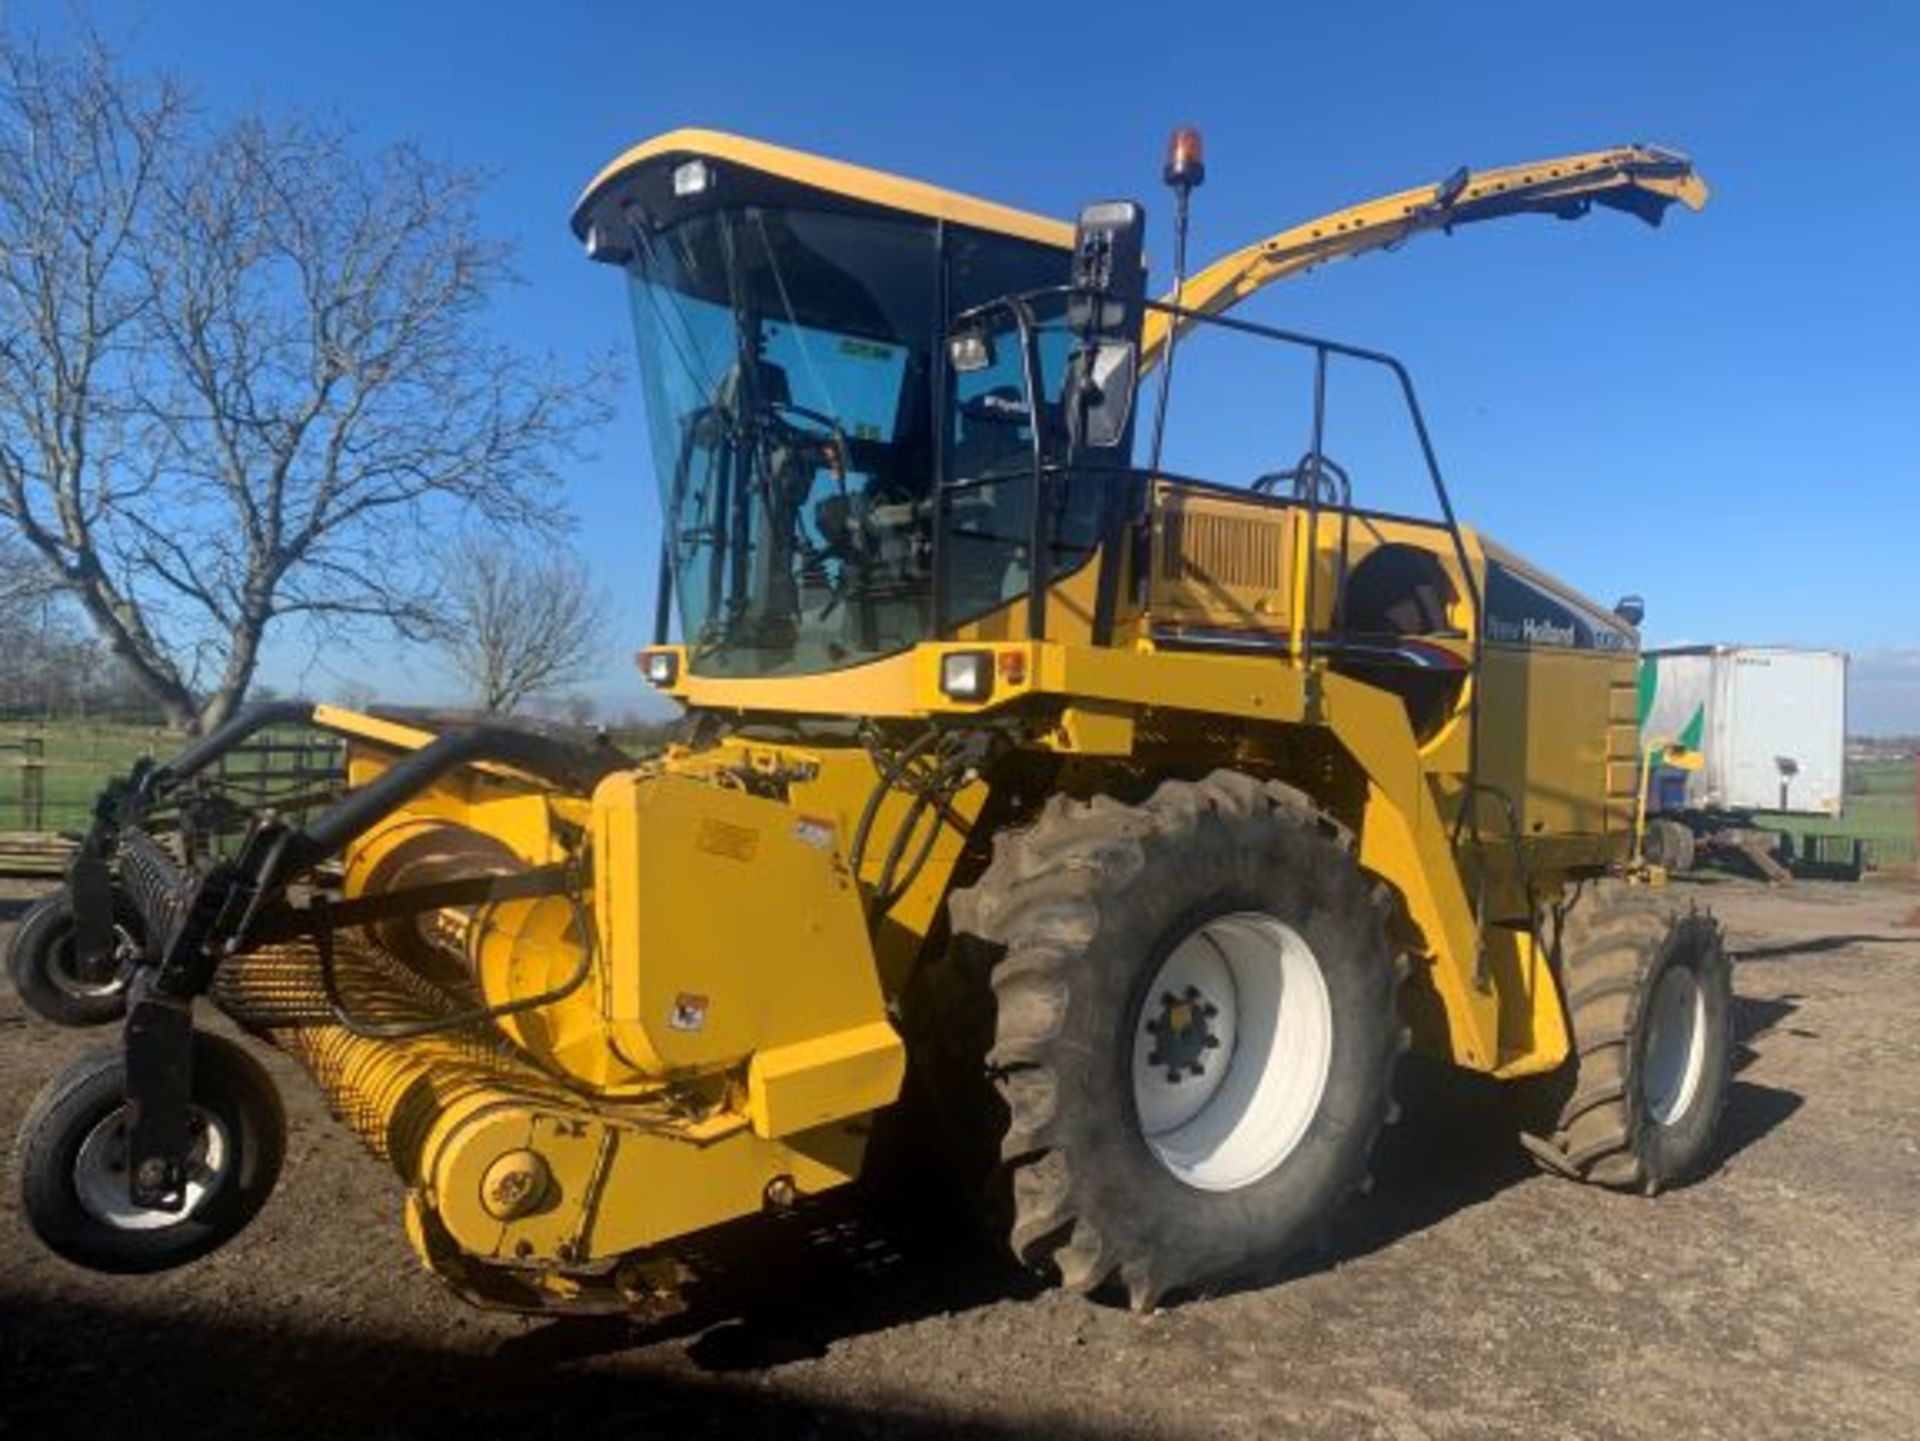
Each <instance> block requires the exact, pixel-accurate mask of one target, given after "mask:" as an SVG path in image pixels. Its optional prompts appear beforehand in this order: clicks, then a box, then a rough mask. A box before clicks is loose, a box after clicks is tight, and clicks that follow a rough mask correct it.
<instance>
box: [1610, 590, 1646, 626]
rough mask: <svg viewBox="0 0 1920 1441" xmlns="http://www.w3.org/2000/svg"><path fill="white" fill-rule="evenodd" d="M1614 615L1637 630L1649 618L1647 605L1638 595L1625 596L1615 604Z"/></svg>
mask: <svg viewBox="0 0 1920 1441" xmlns="http://www.w3.org/2000/svg"><path fill="white" fill-rule="evenodd" d="M1613 613H1614V614H1615V615H1617V616H1619V617H1620V619H1622V620H1624V621H1625V622H1626V623H1627V624H1628V625H1630V626H1634V627H1636V628H1637V627H1638V626H1639V624H1640V622H1641V621H1643V620H1645V619H1646V618H1647V603H1646V602H1645V601H1644V600H1642V599H1641V598H1640V597H1639V596H1637V595H1623V596H1621V597H1620V599H1619V600H1618V601H1616V602H1615V603H1614V607H1613Z"/></svg>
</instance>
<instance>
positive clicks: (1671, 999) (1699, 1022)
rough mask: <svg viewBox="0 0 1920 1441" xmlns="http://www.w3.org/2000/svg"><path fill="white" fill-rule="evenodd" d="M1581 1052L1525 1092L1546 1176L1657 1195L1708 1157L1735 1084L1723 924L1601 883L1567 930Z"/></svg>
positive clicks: (1562, 954) (1563, 949)
mask: <svg viewBox="0 0 1920 1441" xmlns="http://www.w3.org/2000/svg"><path fill="white" fill-rule="evenodd" d="M1556 949H1557V953H1558V955H1559V964H1560V975H1561V980H1562V984H1563V986H1564V989H1565V993H1566V996H1567V1001H1568V1013H1569V1019H1570V1021H1571V1023H1572V1032H1573V1034H1572V1043H1573V1055H1572V1056H1571V1057H1569V1059H1568V1061H1567V1063H1566V1064H1565V1065H1564V1066H1562V1067H1561V1069H1560V1070H1559V1071H1557V1072H1555V1073H1554V1074H1553V1075H1551V1076H1545V1077H1541V1078H1539V1079H1538V1080H1535V1081H1529V1082H1524V1083H1521V1085H1522V1091H1521V1094H1522V1099H1523V1102H1524V1104H1525V1106H1526V1108H1527V1111H1528V1113H1529V1115H1528V1120H1527V1123H1526V1129H1525V1130H1524V1131H1523V1139H1525V1141H1526V1143H1527V1148H1528V1149H1529V1150H1530V1151H1531V1152H1532V1153H1533V1155H1534V1157H1535V1158H1536V1159H1537V1160H1538V1161H1540V1163H1541V1164H1542V1165H1543V1166H1544V1167H1546V1168H1547V1169H1549V1170H1552V1171H1556V1172H1559V1173H1560V1174H1563V1175H1568V1176H1572V1177H1574V1178H1576V1179H1578V1180H1583V1181H1591V1182H1593V1183H1595V1184H1596V1185H1602V1186H1609V1187H1612V1188H1614V1189H1617V1190H1630V1191H1640V1192H1643V1193H1644V1194H1646V1195H1649V1196H1651V1195H1653V1194H1654V1193H1655V1192H1657V1191H1660V1190H1662V1189H1664V1188H1666V1187H1669V1186H1673V1185H1677V1184H1679V1183H1680V1182H1682V1181H1685V1180H1688V1179H1690V1178H1692V1177H1694V1176H1696V1175H1698V1174H1699V1173H1700V1171H1701V1169H1702V1168H1703V1167H1704V1166H1705V1165H1706V1164H1707V1162H1708V1160H1709V1159H1710V1158H1711V1155H1712V1150H1713V1143H1714V1136H1715V1132H1716V1131H1717V1129H1718V1127H1719V1123H1720V1112H1721V1110H1722V1108H1723V1107H1724V1106H1725V1104H1726V1098H1727V1087H1728V1084H1729V1082H1730V1080H1731V1076H1732V1018H1733V968H1732V966H1731V964H1730V963H1729V961H1728V959H1727V954H1726V950H1725V948H1724V946H1723V945H1722V943H1721V934H1720V926H1719V923H1718V922H1717V921H1715V920H1714V919H1713V917H1712V916H1710V915H1708V914H1706V913H1704V912H1701V911H1698V910H1688V911H1679V912H1677V911H1674V910H1673V909H1672V908H1670V907H1668V906H1666V905H1663V904H1662V903H1661V902H1660V901H1658V900H1656V899H1655V898H1654V897H1653V896H1651V895H1650V894H1648V893H1647V892H1646V891H1645V890H1642V889H1636V888H1629V887H1626V886H1623V885H1621V884H1620V883H1618V882H1601V883H1599V885H1598V887H1597V888H1595V889H1594V890H1593V892H1592V893H1591V894H1589V895H1585V896H1582V897H1580V898H1579V899H1577V900H1576V902H1575V904H1574V907H1573V909H1572V911H1571V912H1569V913H1568V914H1567V915H1566V917H1565V920H1564V922H1563V924H1562V926H1561V928H1560V935H1559V938H1558V944H1557V947H1556Z"/></svg>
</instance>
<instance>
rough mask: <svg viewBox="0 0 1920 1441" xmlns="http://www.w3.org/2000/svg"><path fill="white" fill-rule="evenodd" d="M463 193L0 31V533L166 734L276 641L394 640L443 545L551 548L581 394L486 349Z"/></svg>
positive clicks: (402, 154) (488, 248)
mask: <svg viewBox="0 0 1920 1441" xmlns="http://www.w3.org/2000/svg"><path fill="white" fill-rule="evenodd" d="M475 194H476V181H475V179H474V177H473V176H472V175H470V174H467V173H465V172H462V171H459V170H455V169H450V168H448V167H446V166H443V165H440V164H437V163H435V162H433V161H431V160H429V159H427V158H425V157H424V156H422V155H420V154H419V153H418V152H416V151H414V150H412V149H409V148H406V147H395V148H390V149H388V150H386V151H384V152H382V153H380V154H378V155H374V156H371V157H369V156H367V155H366V154H364V153H363V152H362V151H361V150H359V149H357V148H356V147H355V146H354V145H352V144H351V143H350V142H349V140H348V139H347V137H345V136H344V135H343V134H341V133H339V132H338V131H335V130H330V129H327V128H325V127H321V126H316V125H311V124H303V123H285V124H279V123H270V122H268V121H266V120H262V119H259V118H244V119H242V120H240V121H237V122H235V123H232V124H230V125H227V126H224V127H222V128H219V129H217V130H209V129H208V128H207V127H205V126H204V125H201V124H199V123H198V122H197V121H196V120H195V119H194V118H193V117H192V116H191V115H190V113H189V112H188V109H187V107H186V106H185V104H184V102H183V100H182V97H181V95H180V93H179V91H178V90H177V89H175V88H174V87H172V86H170V85H168V84H166V83H164V82H151V83H148V82H143V81H138V80H134V79H130V78H129V77H128V76H126V75H125V74H123V73H121V72H120V71H119V69H118V68H117V67H116V65H115V63H114V61H113V59H112V57H111V56H110V55H108V54H107V53H106V51H105V49H104V48H103V47H102V46H101V45H100V44H99V43H98V42H90V43H89V44H88V45H87V46H86V47H84V48H83V49H82V50H81V52H80V53H78V54H77V55H76V56H72V57H59V56H51V55H49V54H47V53H46V52H44V51H43V50H41V49H39V48H37V47H36V46H34V45H33V44H31V43H25V42H18V41H15V40H13V39H10V38H8V37H7V36H5V35H3V34H0V529H4V528H5V527H6V526H8V525H9V524H10V525H11V527H12V528H13V529H14V530H15V531H16V532H17V534H18V535H19V536H20V537H21V539H22V540H23V541H24V542H25V543H26V545H27V546H28V547H29V548H30V549H31V550H32V551H33V552H34V554H35V555H36V556H37V557H38V559H39V561H40V562H41V564H42V565H43V566H44V567H45V568H46V569H47V570H48V571H50V572H51V573H52V574H54V575H56V576H58V578H59V580H60V582H61V584H62V585H63V586H64V587H65V588H66V589H67V590H68V591H70V592H71V594H72V595H73V596H74V597H75V599H76V600H77V602H78V604H79V606H80V608H81V610H82V612H83V613H84V615H85V616H86V618H87V620H88V621H89V623H90V624H91V626H92V628H93V629H94V631H95V632H96V633H97V634H98V635H99V636H100V638H101V640H102V641H103V642H104V643H105V645H106V646H107V648H108V649H109V650H110V651H111V653H112V654H113V655H114V656H115V657H116V658H117V659H118V660H119V661H120V662H121V663H122V664H123V665H125V666H126V667H127V668H128V669H129V670H130V671H131V672H132V674H133V675H135V676H136V677H137V678H138V680H139V681H140V683H141V685H142V686H143V687H144V688H145V689H146V691H147V692H148V693H149V694H150V695H152V696H153V698H154V699H155V701H156V702H157V703H158V704H159V705H160V707H161V708H162V710H163V711H164V712H165V714H166V715H167V717H168V718H169V720H171V721H172V722H174V723H175V724H178V725H182V726H186V727H189V728H200V727H208V726H212V725H215V724H218V723H219V722H220V721H221V720H223V719H225V718H226V716H227V715H229V714H230V713H231V712H232V710H233V708H234V707H235V706H236V705H237V704H238V703H239V701H240V700H241V698H242V697H243V696H244V694H245V692H246V690H247V687H248V685H249V684H250V683H251V681H252V679H253V676H254V673H255V670H256V668H257V666H258V663H259V659H260V651H261V645H262V643H263V641H264V640H265V639H266V638H267V636H268V634H269V633H270V631H272V630H273V628H274V627H275V626H277V625H281V624H292V625H295V626H299V625H302V624H304V625H305V626H306V627H308V628H309V629H310V630H311V631H312V632H313V633H314V634H316V635H318V636H322V637H324V636H325V635H326V634H328V633H329V632H330V631H331V630H332V629H333V628H335V627H339V626H352V625H360V624H367V623H371V624H374V625H377V626H381V627H387V628H392V629H397V630H398V631H399V632H401V633H402V634H407V635H412V636H416V637H418V636H424V635H425V634H426V633H427V631H428V629H429V623H430V619H431V617H432V616H433V615H434V613H435V611H436V609H437V604H436V602H437V598H438V592H439V591H440V589H441V585H440V582H441V579H442V577H441V576H440V574H439V573H438V571H437V568H436V567H435V566H434V565H433V564H432V562H431V560H430V555H431V546H432V539H433V537H435V536H437V535H439V534H443V533H444V532H445V530H446V528H447V527H448V526H449V525H450V524H453V523H457V522H458V521H459V520H461V519H462V518H471V517H479V518H483V519H484V520H485V521H487V522H488V523H489V524H490V525H491V526H493V527H494V528H495V529H497V530H499V531H502V532H514V531H519V532H531V533H533V534H535V535H536V536H542V537H546V536H550V535H551V534H552V533H553V531H554V530H555V529H556V528H557V527H558V526H559V525H560V524H562V523H563V520H564V510H563V508H562V507H561V506H560V504H559V503H558V500H557V496H556V487H557V475H556V470H555V467H556V464H557V462H558V461H559V459H560V458H561V457H563V456H564V455H565V454H566V453H567V448H568V446H569V445H570V443H571V441H572V440H573V438H574V437H575V436H576V435H577V434H579V433H580V431H581V429H582V428H583V427H585V426H589V425H591V424H593V423H595V422H596V421H597V420H598V419H600V418H601V417H602V416H603V414H604V402H603V401H602V399H601V396H602V395H603V394H604V387H603V386H602V385H601V383H600V378H599V377H598V376H586V375H579V376H572V375H566V374H562V373H560V372H558V371H557V370H555V369H554V368H552V367H551V366H538V365H535V364H533V363H530V362H529V361H528V360H527V359H525V358H523V357H522V356H520V355H519V354H517V353H515V352H514V351H512V350H510V349H508V348H506V347H504V346H501V345H499V344H497V343H494V342H492V341H491V340H490V339H489V338H488V336H487V334H486V330H485V324H484V311H485V305H486V302H487V298H488V296H489V295H490V293H492V292H493V291H494V289H495V288H496V287H497V286H499V285H500V284H502V283H504V282H505V281H506V280H507V279H508V278H509V276H508V273H507V269H506V257H505V255H504V253H503V251H502V250H501V248H500V247H498V246H497V245H493V244H490V243H488V242H487V241H485V240H483V239H481V238H479V236H478V229H477V225H476V223H475V215H474V199H475Z"/></svg>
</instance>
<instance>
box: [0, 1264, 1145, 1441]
mask: <svg viewBox="0 0 1920 1441" xmlns="http://www.w3.org/2000/svg"><path fill="white" fill-rule="evenodd" d="M51 1319H57V1322H58V1324H57V1325H50V1324H48V1321H49V1320H51ZM135 1358H144V1360H138V1361H136V1359H135ZM130 1363H131V1364H132V1369H128V1368H129V1365H130ZM574 1432H577V1433H578V1434H581V1435H598V1436H669V1435H681V1436H702V1437H724V1438H732V1437H741V1438H756V1441H758V1438H766V1437H776V1436H779V1437H784V1436H794V1437H807V1438H813V1441H826V1438H839V1437H868V1438H879V1437H886V1438H899V1441H935V1438H947V1437H980V1438H985V1441H1053V1438H1059V1441H1081V1438H1086V1441H1092V1438H1093V1437H1094V1436H1095V1435H1096V1434H1097V1435H1098V1436H1100V1437H1102V1438H1117V1441H1128V1438H1127V1436H1126V1434H1125V1433H1124V1432H1116V1431H1115V1430H1114V1429H1113V1428H1112V1427H1111V1426H1110V1425H1103V1426H1101V1427H1100V1428H1099V1430H1098V1432H1097V1433H1096V1432H1095V1431H1093V1430H1090V1429H1081V1428H1079V1427H1076V1426H1075V1425H1074V1424H1073V1423H1072V1421H1071V1420H1062V1419H1059V1418H1057V1417H1056V1418H1047V1419H1044V1420H1043V1419H1034V1420H1031V1421H1019V1420H1009V1419H1004V1418H983V1417H979V1416H966V1417H960V1416H949V1415H943V1414H941V1411H940V1408H939V1407H938V1405H937V1404H929V1405H927V1406H925V1407H913V1408H911V1409H908V1408H904V1407H898V1406H893V1405H889V1404H886V1403H872V1402H863V1403H860V1404H858V1405H851V1404H846V1403H842V1402H837V1401H822V1400H814V1399H809V1398H804V1397H799V1396H794V1395H791V1394H787V1393H784V1392H782V1391H781V1390H779V1389H777V1388H774V1387H769V1386H766V1385H764V1384H754V1383H747V1382H744V1381H732V1380H708V1379H704V1378H701V1377H699V1376H690V1375H675V1374H660V1373H658V1372H653V1371H636V1370H634V1369H633V1368H630V1367H628V1368H622V1369H620V1370H619V1371H612V1370H602V1371H593V1370H568V1371H566V1372H564V1373H560V1374H555V1373H551V1372H543V1371H541V1370H540V1369H538V1368H535V1369H531V1370H530V1369H528V1368H525V1367H520V1366H507V1365H502V1364H501V1363H500V1361H499V1360H498V1359H497V1358H494V1357H490V1356H486V1355H483V1354H475V1353H472V1352H460V1351H453V1350H444V1349H439V1348H436V1347H433V1346H426V1345H421V1344H419V1343H418V1342H414V1341H408V1340H399V1339H395V1338H393V1337H391V1336H383V1335H381V1334H380V1331H379V1329H378V1327H377V1326H370V1327H368V1328H367V1329H366V1330H365V1331H364V1332H361V1333H358V1334H350V1333H345V1332H341V1331H338V1330H320V1329H308V1328H303V1327H301V1326H299V1325H297V1324H295V1325H292V1326H288V1325H285V1324H282V1323H278V1322H276V1323H275V1324H274V1325H272V1326H270V1327H264V1328H263V1327H260V1326H258V1325H249V1324H247V1323H246V1322H245V1321H243V1320H235V1321H233V1322H226V1321H219V1320H212V1319H210V1318H207V1317H204V1316H198V1315H170V1314H161V1313H157V1312H154V1311H148V1310H139V1309H133V1308H129V1309H125V1310H122V1309H119V1308H114V1307H104V1306H99V1305H97V1304H96V1303H93V1302H91V1301H85V1300H82V1301H65V1302H62V1304H61V1307H60V1311H59V1314H58V1316H57V1318H50V1317H48V1316H46V1315H44V1314H42V1313H40V1312H39V1311H38V1310H31V1311H30V1310H29V1309H28V1307H27V1305H25V1304H23V1303H22V1302H20V1301H18V1300H16V1299H14V1298H11V1297H8V1296H6V1295H4V1294H0V1434H5V1435H10V1436H12V1435H18V1436H34V1437H45V1438H56V1437H65V1436H74V1437H80V1436H89V1437H91V1436H115V1435H117V1436H138V1437H154V1438H160V1437H175V1436H179V1437H193V1438H196V1441H219V1438H223V1437H245V1438H256V1437H268V1436H291V1435H298V1436H301V1437H306V1438H312V1441H319V1438H330V1437H336V1436H337V1437H351V1438H353V1441H369V1438H382V1437H406V1438H409V1441H430V1438H438V1437H449V1438H459V1441H472V1438H474V1437H495V1436H518V1435H527V1436H533V1435H542V1436H551V1435H561V1434H567V1433H574Z"/></svg>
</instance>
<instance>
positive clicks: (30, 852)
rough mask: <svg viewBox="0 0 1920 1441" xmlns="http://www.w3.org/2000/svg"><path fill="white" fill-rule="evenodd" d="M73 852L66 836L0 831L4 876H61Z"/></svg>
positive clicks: (72, 847)
mask: <svg viewBox="0 0 1920 1441" xmlns="http://www.w3.org/2000/svg"><path fill="white" fill-rule="evenodd" d="M73 849H74V843H73V842H72V841H71V840H69V839H67V838H66V837H65V836H57V835H49V834H47V833H46V832H28V833H19V832H13V833H8V832H4V831H0V876H57V875H59V874H60V873H61V872H62V871H64V870H65V869H66V867H67V861H68V859H69V858H70V857H71V856H72V855H73Z"/></svg>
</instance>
